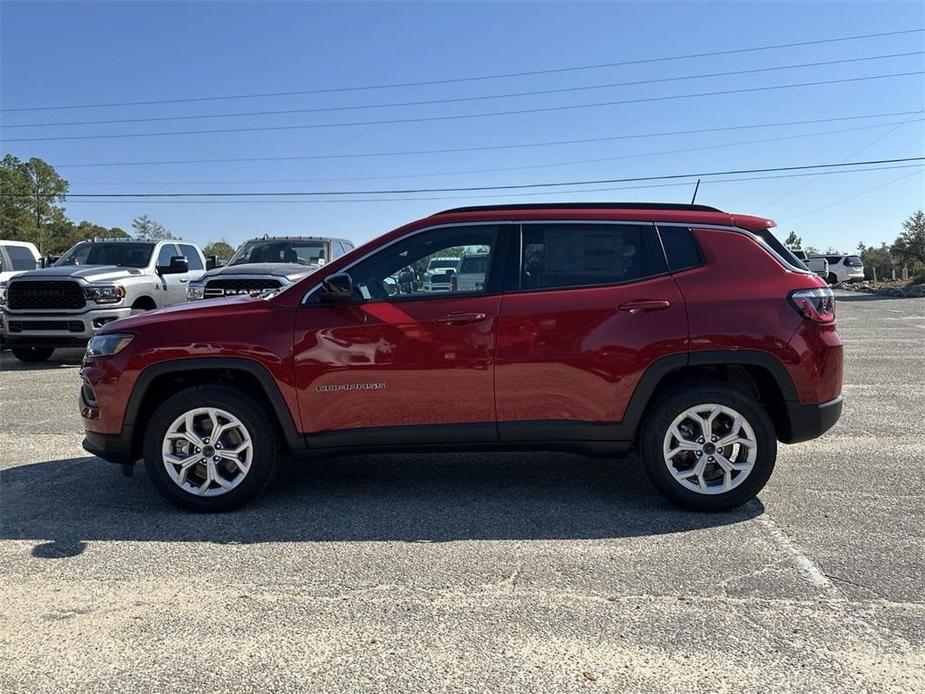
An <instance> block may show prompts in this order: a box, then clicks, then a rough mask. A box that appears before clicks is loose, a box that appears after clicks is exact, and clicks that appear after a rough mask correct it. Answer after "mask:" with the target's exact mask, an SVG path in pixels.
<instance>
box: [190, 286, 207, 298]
mask: <svg viewBox="0 0 925 694" xmlns="http://www.w3.org/2000/svg"><path fill="white" fill-rule="evenodd" d="M204 292H205V286H204V285H201V284H198V285H197V284H190V285H187V287H186V300H187V301H197V300H198V299H201V298H202V297H203V296H204Z"/></svg>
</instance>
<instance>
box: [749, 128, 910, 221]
mask: <svg viewBox="0 0 925 694" xmlns="http://www.w3.org/2000/svg"><path fill="white" fill-rule="evenodd" d="M919 120H920V119H919ZM913 122H918V120H913V118H910V119H909V120H904V121H900V122H899V123H896V124H894V127H892V128H890V129H889V130H887V131H886V132H885V133H881V134H880V135H878V136H877V137H875V138H874V139H873V140H871V141H870V142H868V143H867V144H865V145H863V146H862V147H859V148H858V149H856V150H854V151H853V152H851V154H849V155H848V156H846V157H845V158H844V159H843V160H842V161H847V160H848V159H852V158H853V157H856V156H858V155H859V154H861V153H862V152H865V151H866V150H868V149H870V148H871V147H873V146H874V145H875V144H877V143H878V142H880V141H881V140H883V139H885V138H887V137H889V136H890V135H892V134H893V133H895V132H896V131H897V130H899V129H900V128H901V127H903V126H904V125H906V124H907V123H913ZM812 184H813V181H807V182H805V183H803V184H802V185H800V186H797V187H796V188H793V189H792V190H789V191H787V192H786V193H784V194H783V195H780V196H778V197H776V198H774V200H772V201H771V202H769V203H768V204H767V205H764V206H762V207H760V208H758V210H757V212H756V214H757V213H758V212H761V211H762V210H766V209H768V208H769V207H772V206H774V205H776V204H777V203H779V202H780V201H781V200H784V199H785V198H789V197H790V196H791V195H793V194H794V193H799V192H800V191H801V190H805V189H806V188H807V187H809V186H811V185H812Z"/></svg>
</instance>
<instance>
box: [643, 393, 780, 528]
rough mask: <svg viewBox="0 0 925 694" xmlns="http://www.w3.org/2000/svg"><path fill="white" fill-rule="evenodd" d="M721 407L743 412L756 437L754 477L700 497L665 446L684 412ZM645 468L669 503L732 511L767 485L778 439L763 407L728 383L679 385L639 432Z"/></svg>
mask: <svg viewBox="0 0 925 694" xmlns="http://www.w3.org/2000/svg"><path fill="white" fill-rule="evenodd" d="M705 403H716V404H718V405H725V406H727V407H730V408H732V409H733V410H735V411H736V412H738V413H739V414H741V415H742V416H743V417H744V418H745V420H746V421H747V422H748V424H749V425H750V426H751V428H752V430H753V431H754V433H755V441H756V444H757V446H756V448H757V455H756V459H755V462H754V465H753V467H752V469H751V471H750V472H749V474H748V475H747V476H746V477H745V478H744V479H743V480H742V482H741V483H740V484H739V485H738V486H736V487H733V488H732V489H731V490H729V491H727V492H721V493H719V494H712V495H707V494H701V493H698V492H695V491H691V490H690V489H687V488H686V487H684V486H682V483H681V482H679V481H678V480H676V479H675V477H674V476H673V475H672V474H671V472H669V470H668V465H667V464H666V463H665V456H664V451H663V448H662V447H663V443H664V438H665V435H666V434H667V432H668V428H669V427H670V426H671V424H672V422H673V421H674V420H675V418H676V417H678V416H679V415H680V414H681V413H682V412H684V411H685V410H687V409H688V408H691V407H695V406H697V405H701V404H705ZM639 445H640V450H641V453H642V459H643V465H644V466H645V469H646V473H647V474H648V475H649V479H651V480H652V484H654V485H655V487H656V488H657V489H658V490H659V491H660V492H661V493H662V494H664V495H665V496H666V497H667V498H668V499H669V500H670V501H672V502H673V503H675V504H677V505H678V506H682V507H684V508H687V509H691V510H695V511H728V510H729V509H733V508H736V507H737V506H741V505H742V504H744V503H746V502H747V501H749V500H751V499H753V498H754V497H755V496H756V495H757V494H758V493H759V492H760V491H761V490H762V489H763V488H764V485H765V484H767V481H768V479H769V478H770V477H771V472H773V470H774V462H775V460H776V459H777V436H776V435H775V432H774V425H773V424H772V422H771V418H770V417H769V416H768V414H767V412H765V410H764V408H763V407H762V406H761V404H760V403H758V402H757V401H756V400H755V399H754V398H752V397H751V396H749V395H747V394H746V393H744V392H743V391H741V390H739V389H737V388H734V387H732V386H729V385H727V384H725V383H704V384H689V385H682V386H678V387H676V388H674V389H672V390H671V391H669V392H668V393H666V394H665V395H664V396H662V397H661V398H659V400H658V401H657V402H655V403H653V405H652V407H651V408H650V409H649V411H648V413H647V415H646V421H645V423H644V424H643V428H642V431H641V432H640V437H639Z"/></svg>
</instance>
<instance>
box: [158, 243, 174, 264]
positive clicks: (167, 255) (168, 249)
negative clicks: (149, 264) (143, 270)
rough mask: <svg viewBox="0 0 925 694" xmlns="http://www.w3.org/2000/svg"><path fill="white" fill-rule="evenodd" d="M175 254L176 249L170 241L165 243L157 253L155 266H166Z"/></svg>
mask: <svg viewBox="0 0 925 694" xmlns="http://www.w3.org/2000/svg"><path fill="white" fill-rule="evenodd" d="M175 255H177V249H176V247H175V246H174V245H173V244H172V243H165V244H164V245H163V246H161V250H160V253H158V254H157V267H167V266H169V265H170V259H171V258H173V257H174V256H175Z"/></svg>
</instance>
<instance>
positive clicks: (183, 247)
mask: <svg viewBox="0 0 925 694" xmlns="http://www.w3.org/2000/svg"><path fill="white" fill-rule="evenodd" d="M179 248H180V252H181V253H182V254H183V257H184V258H186V259H187V260H188V261H189V269H190V270H205V268H204V267H203V265H202V260H200V258H199V253H198V252H197V251H196V249H195V248H194V247H193V246H190V245H189V244H186V243H181V244H180V246H179Z"/></svg>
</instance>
